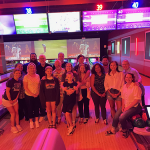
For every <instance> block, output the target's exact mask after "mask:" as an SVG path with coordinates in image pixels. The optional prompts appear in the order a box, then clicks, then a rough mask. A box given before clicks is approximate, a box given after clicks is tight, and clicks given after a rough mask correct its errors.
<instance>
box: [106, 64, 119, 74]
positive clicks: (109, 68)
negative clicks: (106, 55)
mask: <svg viewBox="0 0 150 150" xmlns="http://www.w3.org/2000/svg"><path fill="white" fill-rule="evenodd" d="M112 63H116V66H117V68H116V71H117V72H120V71H119V70H118V63H117V62H116V61H112V62H110V64H109V70H108V75H110V72H111V69H110V65H111V64H112Z"/></svg>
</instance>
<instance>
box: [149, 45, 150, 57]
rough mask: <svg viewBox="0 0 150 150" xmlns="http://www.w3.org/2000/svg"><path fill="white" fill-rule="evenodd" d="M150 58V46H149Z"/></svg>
mask: <svg viewBox="0 0 150 150" xmlns="http://www.w3.org/2000/svg"><path fill="white" fill-rule="evenodd" d="M149 57H150V46H149Z"/></svg>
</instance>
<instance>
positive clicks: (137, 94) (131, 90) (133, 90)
mask: <svg viewBox="0 0 150 150" xmlns="http://www.w3.org/2000/svg"><path fill="white" fill-rule="evenodd" d="M141 93H142V92H141V89H140V87H139V86H136V85H135V84H134V83H133V82H132V83H131V85H130V86H129V87H128V88H127V86H126V84H125V85H124V86H123V87H122V89H121V97H122V99H124V104H125V108H126V107H128V106H129V105H130V104H131V103H132V102H133V101H134V100H135V99H136V100H141ZM137 105H138V104H137ZM137 105H135V106H134V107H136V106H137Z"/></svg>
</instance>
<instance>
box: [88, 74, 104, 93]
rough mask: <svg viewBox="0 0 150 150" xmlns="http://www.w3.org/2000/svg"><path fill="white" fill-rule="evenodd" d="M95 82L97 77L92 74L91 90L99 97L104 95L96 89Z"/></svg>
mask: <svg viewBox="0 0 150 150" xmlns="http://www.w3.org/2000/svg"><path fill="white" fill-rule="evenodd" d="M94 81H95V75H94V74H92V75H91V78H90V85H91V88H92V90H93V92H95V93H96V94H97V95H98V96H102V94H100V93H99V92H98V91H97V90H96V89H95V87H94Z"/></svg>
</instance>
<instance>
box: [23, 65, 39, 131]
mask: <svg viewBox="0 0 150 150" xmlns="http://www.w3.org/2000/svg"><path fill="white" fill-rule="evenodd" d="M27 72H28V73H27V75H25V76H24V79H23V85H24V89H25V100H26V104H27V111H28V116H29V120H30V128H34V124H33V120H32V119H33V118H35V126H36V127H37V128H38V127H39V121H38V117H39V90H40V77H39V75H38V74H36V65H35V64H34V63H29V64H28V66H27ZM33 111H34V113H33Z"/></svg>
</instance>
